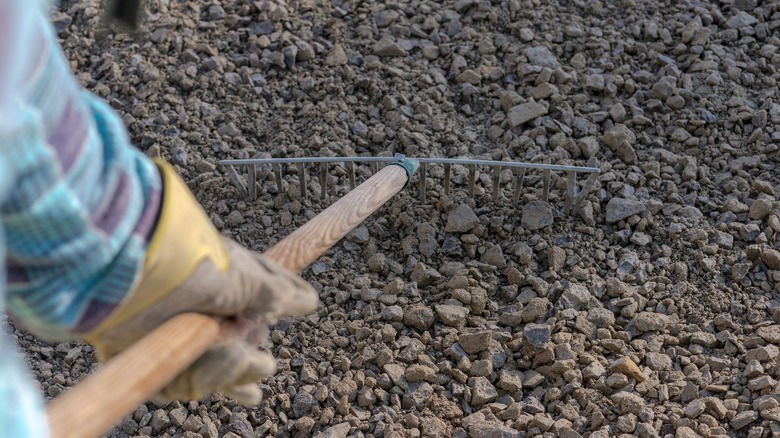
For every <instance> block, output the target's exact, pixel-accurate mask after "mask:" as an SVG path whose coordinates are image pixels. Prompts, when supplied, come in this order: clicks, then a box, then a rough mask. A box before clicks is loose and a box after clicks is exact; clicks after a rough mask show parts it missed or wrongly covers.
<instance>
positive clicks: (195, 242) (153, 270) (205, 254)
mask: <svg viewBox="0 0 780 438" xmlns="http://www.w3.org/2000/svg"><path fill="white" fill-rule="evenodd" d="M155 164H156V165H157V168H158V169H159V171H160V176H161V179H162V185H163V196H162V203H161V207H160V216H159V218H158V221H157V226H156V228H155V231H154V234H153V235H152V239H151V241H150V243H149V248H148V249H147V252H146V260H145V262H144V267H143V272H142V274H141V275H140V276H139V277H140V278H139V282H138V283H137V286H136V287H135V289H134V290H133V292H131V293H130V294H128V297H127V298H126V299H125V301H124V302H123V303H122V304H121V305H120V306H119V307H118V308H117V310H115V311H114V312H113V313H112V314H111V315H109V317H108V318H107V319H106V320H105V321H104V322H103V323H102V324H101V325H100V326H99V327H98V328H97V329H95V330H94V331H93V332H91V333H89V334H88V335H87V336H86V337H85V339H86V340H87V341H89V340H90V339H95V338H97V337H99V336H100V335H101V334H102V333H104V332H105V331H107V330H110V329H111V328H114V327H116V326H118V325H120V324H123V323H125V322H127V321H128V320H130V319H131V318H133V317H134V316H136V315H138V314H139V313H141V312H142V311H143V310H144V309H146V308H148V307H149V306H151V305H153V304H154V303H156V302H157V301H158V300H160V299H161V298H162V297H164V296H166V295H168V294H169V293H171V292H172V291H173V290H174V289H176V288H177V287H179V286H180V285H181V284H182V283H183V282H184V281H185V280H186V279H187V278H189V277H190V276H191V275H192V273H193V271H194V270H195V268H197V267H198V265H200V263H201V262H202V261H204V260H206V259H209V260H210V261H211V263H213V264H214V265H215V266H216V267H218V268H219V269H220V270H222V271H227V269H228V264H229V257H228V253H227V250H226V249H225V246H224V244H223V241H222V236H221V235H220V234H219V232H218V231H217V229H216V228H214V225H213V224H212V223H211V221H210V220H209V218H208V217H207V216H206V212H205V211H203V208H201V206H200V204H198V202H197V200H196V199H195V197H194V196H193V195H192V193H191V192H190V190H189V188H187V186H186V185H185V183H184V181H182V179H181V178H180V177H179V175H177V174H176V171H174V170H173V168H172V167H171V166H170V165H169V164H167V163H165V162H163V161H162V160H155Z"/></svg>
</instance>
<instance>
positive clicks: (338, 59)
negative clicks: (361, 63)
mask: <svg viewBox="0 0 780 438" xmlns="http://www.w3.org/2000/svg"><path fill="white" fill-rule="evenodd" d="M347 61H348V59H347V52H345V51H344V47H343V46H342V45H341V44H334V45H333V47H331V48H330V50H329V51H328V54H327V56H325V65H328V66H337V65H346V64H347Z"/></svg>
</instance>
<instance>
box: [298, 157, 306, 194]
mask: <svg viewBox="0 0 780 438" xmlns="http://www.w3.org/2000/svg"><path fill="white" fill-rule="evenodd" d="M298 180H299V181H300V182H301V199H304V200H305V199H306V171H305V169H304V167H303V163H298Z"/></svg>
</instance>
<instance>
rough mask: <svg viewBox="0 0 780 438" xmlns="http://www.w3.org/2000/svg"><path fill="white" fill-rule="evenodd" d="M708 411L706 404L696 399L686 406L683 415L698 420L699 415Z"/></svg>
mask: <svg viewBox="0 0 780 438" xmlns="http://www.w3.org/2000/svg"><path fill="white" fill-rule="evenodd" d="M706 409H707V406H706V405H705V404H704V402H703V401H701V400H699V399H696V400H693V401H691V402H690V403H688V404H687V405H686V406H685V408H684V409H683V413H684V414H685V416H686V417H688V418H696V417H698V416H699V415H701V414H703V413H704V411H705V410H706Z"/></svg>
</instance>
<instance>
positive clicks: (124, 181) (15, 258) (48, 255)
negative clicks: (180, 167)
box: [0, 0, 160, 339]
mask: <svg viewBox="0 0 780 438" xmlns="http://www.w3.org/2000/svg"><path fill="white" fill-rule="evenodd" d="M0 3H9V2H7V1H6V0H4V1H3V2H0ZM36 3H37V2H35V1H29V0H10V4H16V5H17V6H18V7H20V8H33V9H34V10H35V12H36V14H35V17H34V20H33V21H32V26H31V27H30V29H33V31H32V32H30V33H29V35H27V38H28V40H27V41H25V42H24V44H25V47H27V48H28V49H29V50H26V51H24V56H23V58H24V57H27V58H29V59H22V60H21V62H19V63H18V64H17V65H24V66H27V67H26V68H27V71H26V72H24V73H23V74H22V75H21V77H22V78H24V80H23V82H22V83H21V84H20V86H19V87H18V88H17V90H18V94H17V96H16V105H17V108H16V110H15V111H14V112H13V113H12V116H13V124H14V126H13V128H12V129H8V128H7V129H5V132H2V133H1V134H2V135H0V149H2V150H3V151H4V155H5V157H6V159H7V162H8V165H9V166H10V167H11V168H12V169H13V173H14V175H15V177H14V179H13V181H12V185H13V187H12V189H11V190H10V191H9V192H8V193H7V194H6V196H5V199H4V201H2V203H0V223H2V226H3V228H4V229H5V244H6V257H7V258H6V268H7V276H8V291H7V306H8V311H9V312H10V313H12V314H13V315H14V316H15V317H16V318H17V319H19V320H20V321H21V322H22V323H23V325H24V326H25V327H26V328H28V329H30V330H31V331H32V332H34V333H36V334H38V335H41V336H44V337H47V338H52V339H57V338H63V337H69V336H72V335H77V334H81V333H86V332H88V331H90V330H91V329H93V328H95V327H96V326H97V325H98V324H99V323H100V322H101V321H102V320H103V319H104V318H105V317H106V316H107V315H108V314H109V313H110V312H111V311H112V310H114V309H115V308H116V307H117V305H118V304H120V303H121V302H122V300H123V299H124V298H125V296H126V295H127V294H128V292H129V291H130V290H132V288H133V286H134V284H135V283H136V281H137V277H138V274H139V272H140V271H141V268H142V267H143V261H144V258H145V256H146V247H147V243H148V240H149V238H150V235H151V233H152V231H153V228H154V223H155V220H156V216H157V212H158V209H159V202H160V177H159V174H158V171H157V169H156V167H155V166H154V164H153V163H152V162H151V160H149V159H148V158H147V157H146V156H144V155H143V154H142V153H140V152H139V151H138V150H136V149H135V148H133V147H132V146H131V144H130V141H129V138H128V136H127V133H126V130H125V128H124V126H123V124H122V121H121V119H120V117H119V115H118V114H116V113H115V112H114V111H113V110H112V109H111V108H110V107H109V106H108V105H107V104H105V103H104V102H103V101H101V100H100V99H98V98H96V97H94V96H92V95H91V94H89V93H87V92H85V91H84V90H82V89H81V88H80V86H79V84H78V83H77V81H76V79H75V77H74V76H73V75H72V73H71V71H70V65H69V63H68V61H67V60H66V58H65V56H64V54H63V52H62V50H61V48H60V46H59V43H58V41H57V38H56V35H55V33H54V29H53V26H52V25H51V23H50V22H49V20H48V17H47V16H46V15H45V14H44V13H43V9H42V8H35V7H34V5H36ZM1 32H2V31H0V33H1ZM2 45H3V42H2V40H0V46H2ZM10 52H11V51H9V50H6V51H3V50H2V49H0V55H2V54H3V53H10ZM12 64H14V63H12V62H6V60H4V59H0V69H3V68H5V66H8V65H12Z"/></svg>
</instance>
